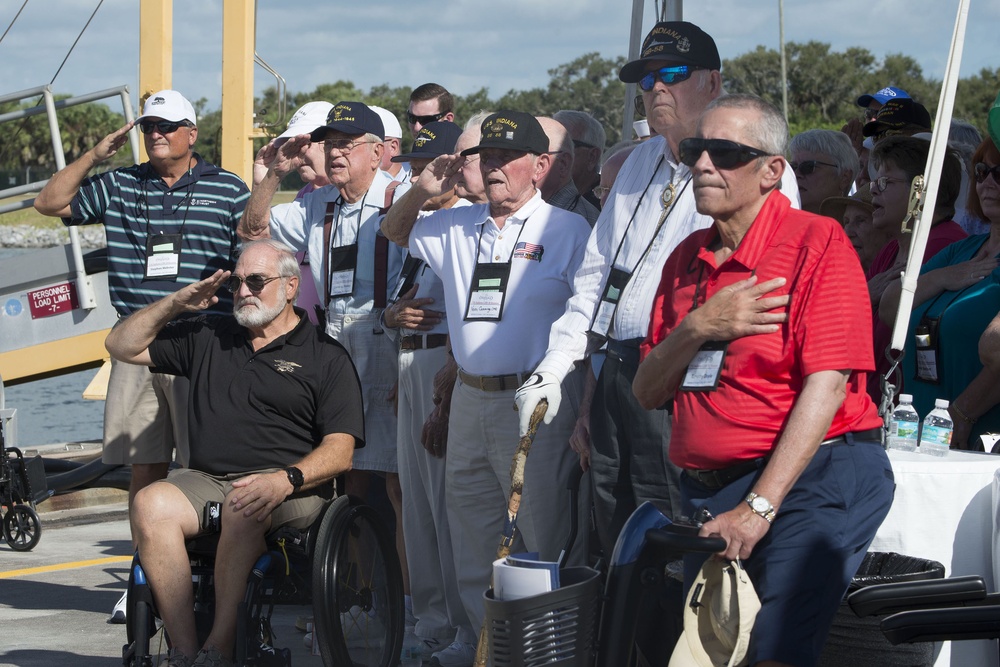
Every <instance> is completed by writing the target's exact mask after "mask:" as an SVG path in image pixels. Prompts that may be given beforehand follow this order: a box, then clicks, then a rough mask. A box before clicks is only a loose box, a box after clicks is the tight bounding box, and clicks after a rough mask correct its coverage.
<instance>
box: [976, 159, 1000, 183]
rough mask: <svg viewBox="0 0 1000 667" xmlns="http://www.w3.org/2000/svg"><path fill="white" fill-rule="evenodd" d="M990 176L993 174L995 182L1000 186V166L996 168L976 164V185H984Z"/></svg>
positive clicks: (982, 163) (979, 163) (981, 163)
mask: <svg viewBox="0 0 1000 667" xmlns="http://www.w3.org/2000/svg"><path fill="white" fill-rule="evenodd" d="M990 174H993V182H994V183H996V184H997V185H1000V164H998V165H997V166H995V167H987V166H986V164H985V163H984V162H977V163H976V183H982V182H983V181H985V180H986V177H987V176H989V175H990Z"/></svg>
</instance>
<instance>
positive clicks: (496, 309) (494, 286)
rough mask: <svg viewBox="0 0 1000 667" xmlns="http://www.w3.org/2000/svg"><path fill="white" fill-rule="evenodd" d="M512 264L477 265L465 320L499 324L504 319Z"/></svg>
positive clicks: (473, 274)
mask: <svg viewBox="0 0 1000 667" xmlns="http://www.w3.org/2000/svg"><path fill="white" fill-rule="evenodd" d="M509 278H510V262H505V263H502V264H477V265H476V270H475V271H474V272H473V273H472V288H471V289H470V290H469V303H468V305H467V306H466V309H465V320H466V321H475V320H485V321H491V322H499V321H500V320H501V318H502V317H503V304H504V299H505V298H506V296H507V281H508V279H509Z"/></svg>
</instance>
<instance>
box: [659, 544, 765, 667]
mask: <svg viewBox="0 0 1000 667" xmlns="http://www.w3.org/2000/svg"><path fill="white" fill-rule="evenodd" d="M685 602H686V604H685V605H684V632H683V633H682V634H681V636H680V639H678V640H677V646H676V647H674V652H673V655H671V656H670V666H669V667H713V665H726V666H727V667H736V666H737V665H746V664H747V662H746V658H747V649H748V648H749V646H750V631H751V630H753V623H754V620H755V619H756V618H757V612H758V611H760V600H759V599H758V598H757V592H756V591H755V590H754V588H753V584H752V583H751V582H750V577H749V576H747V573H746V571H745V570H744V569H743V567H742V566H741V565H740V564H739V563H738V562H733V563H730V562H724V561H721V560H718V559H716V558H709V559H708V560H706V561H705V564H704V565H702V567H701V571H700V572H698V577H697V578H696V579H695V580H694V585H692V586H691V594H690V596H689V597H688V599H687V600H686V601H685Z"/></svg>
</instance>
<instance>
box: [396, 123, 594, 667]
mask: <svg viewBox="0 0 1000 667" xmlns="http://www.w3.org/2000/svg"><path fill="white" fill-rule="evenodd" d="M548 149H549V140H548V138H547V137H546V136H545V132H544V131H543V130H542V127H541V125H539V123H538V120H537V119H535V117H534V116H531V115H530V114H526V113H521V112H516V111H500V112H498V113H495V114H493V115H491V116H489V117H487V118H486V120H484V121H483V124H482V138H481V139H480V141H479V145H478V146H473V147H472V148H468V149H466V150H464V151H462V154H461V155H443V156H441V157H439V158H436V159H435V160H434V161H433V162H431V163H430V164H429V165H428V166H427V167H426V168H425V169H424V170H423V172H422V173H421V174H420V178H419V179H418V181H417V182H416V183H415V184H414V185H413V188H412V189H411V190H410V191H409V192H408V193H407V194H406V195H404V196H403V197H402V198H401V199H400V200H399V201H398V202H397V203H396V204H395V205H393V207H392V208H391V209H390V210H389V213H388V214H387V215H386V218H385V220H384V221H383V223H382V229H383V231H384V232H385V235H386V236H388V237H389V238H390V239H392V240H393V241H395V242H396V243H399V244H403V245H408V246H409V248H410V253H411V254H412V255H413V256H414V257H417V258H419V259H422V260H424V261H425V262H427V264H428V266H430V268H431V270H432V271H433V272H434V273H435V274H436V275H437V276H439V277H440V278H441V282H442V283H443V284H444V294H445V304H446V310H447V312H448V333H449V335H450V336H451V346H452V352H453V353H454V355H455V360H456V361H457V362H458V366H459V371H458V377H459V383H458V384H457V385H456V387H455V389H454V391H453V395H452V399H451V417H450V421H449V423H448V455H447V457H446V464H445V466H446V471H445V476H446V479H447V480H448V483H447V485H446V488H445V494H446V498H447V506H448V520H449V522H450V525H451V531H452V546H453V550H454V554H455V566H456V568H458V573H457V574H458V585H459V594H460V595H461V598H462V603H463V604H464V606H465V609H466V612H467V613H468V615H469V624H470V625H471V626H472V627H473V628H478V627H480V625H481V624H482V619H483V615H484V611H483V601H482V598H483V591H484V590H485V589H486V587H487V586H488V585H489V579H490V568H491V564H492V562H493V557H494V555H495V553H496V546H497V543H498V542H499V539H500V535H501V534H502V530H503V526H504V521H505V519H506V517H507V511H506V507H507V496H508V493H509V490H510V464H511V458H512V457H513V455H514V450H515V449H516V447H517V443H518V439H519V438H518V435H519V428H518V427H519V424H518V421H519V420H518V416H517V414H516V413H515V412H514V411H513V410H512V409H511V408H512V406H513V405H514V392H515V390H516V389H517V388H518V387H519V386H521V384H522V383H523V382H524V381H525V380H526V378H527V377H528V376H529V375H530V371H531V369H532V368H534V367H535V365H537V363H538V361H539V360H540V359H541V358H542V355H543V354H544V353H545V348H546V346H547V345H548V340H549V327H550V326H551V324H552V322H553V321H554V320H555V319H556V317H558V316H559V315H560V314H561V313H562V311H563V307H564V305H565V303H566V299H568V298H569V297H570V295H571V294H572V293H573V289H574V286H573V282H572V276H573V275H574V274H575V273H576V269H577V267H578V266H579V264H580V261H581V259H582V258H583V252H584V245H585V244H586V241H587V235H588V233H589V231H590V227H589V226H588V225H587V221H586V220H584V219H583V218H582V217H580V216H579V215H576V214H574V213H570V212H568V211H564V210H562V209H557V208H554V207H553V206H550V205H549V204H546V203H545V202H544V201H542V196H541V193H540V192H539V191H538V189H537V188H536V184H537V183H538V182H539V181H540V180H541V178H542V177H543V176H544V174H545V173H546V171H547V169H548V166H549V161H550V159H551V158H550V156H549V155H547V152H548ZM473 154H478V155H479V165H480V171H481V172H482V175H483V183H484V184H485V186H486V197H487V199H488V200H489V203H487V204H476V205H473V206H466V207H462V208H451V209H448V210H442V211H436V212H434V213H432V214H430V215H427V216H425V217H422V218H420V221H419V222H416V220H417V216H418V214H419V213H420V210H421V208H422V207H423V206H424V203H425V202H426V201H427V199H429V198H431V197H435V196H438V195H440V194H441V193H442V192H446V191H447V190H449V189H451V188H452V187H453V186H454V183H455V182H456V181H457V180H458V178H459V172H460V170H461V169H462V166H463V165H464V163H465V157H464V156H466V155H473ZM581 389H582V384H581V373H580V372H578V371H574V372H572V373H571V374H570V375H569V376H567V378H566V381H565V383H564V390H565V392H566V403H568V409H564V410H560V411H559V414H558V416H556V417H555V420H554V421H552V415H547V416H546V420H547V421H551V424H550V425H549V426H548V427H546V428H542V429H539V431H538V436H537V438H536V439H535V442H534V445H533V447H532V450H531V460H530V461H529V462H528V464H527V466H526V471H525V483H524V498H523V500H522V502H521V509H520V514H519V516H518V528H519V529H520V530H521V534H522V535H523V537H524V540H523V541H524V544H525V545H526V546H527V548H528V549H530V550H532V551H539V552H541V557H542V558H546V559H555V558H556V557H557V556H558V555H559V550H560V548H561V547H562V546H563V544H564V543H565V541H566V536H567V535H568V534H569V528H570V527H569V522H568V521H566V520H565V513H566V509H567V505H568V503H569V496H568V492H567V491H566V481H567V480H568V478H569V473H570V469H571V468H572V467H573V465H574V458H575V455H574V454H573V452H572V451H571V450H570V448H569V445H568V442H569V437H570V434H571V432H572V429H573V424H574V423H575V421H576V408H577V407H578V405H579V400H580V393H581ZM521 421H522V424H521V428H520V433H524V432H525V430H526V425H527V421H528V416H527V415H522V420H521ZM518 541H519V542H520V540H518ZM515 548H516V547H515ZM451 648H452V649H453V650H452V653H453V654H454V653H460V652H461V653H462V655H461V656H459V655H455V656H448V662H447V663H445V661H444V660H442V659H441V656H438V663H439V664H449V665H450V664H455V665H459V664H470V665H471V663H472V659H473V653H474V649H473V647H472V646H471V645H466V646H465V647H456V646H454V645H453V646H452V647H451ZM459 649H461V651H460V650H459ZM453 657H454V659H452V658H453ZM432 664H433V663H432Z"/></svg>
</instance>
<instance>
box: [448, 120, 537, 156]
mask: <svg viewBox="0 0 1000 667" xmlns="http://www.w3.org/2000/svg"><path fill="white" fill-rule="evenodd" d="M481 129H482V131H483V136H482V139H480V140H479V145H478V146H473V147H472V148H467V149H465V150H464V151H462V155H474V154H476V153H478V152H479V151H480V150H481V149H483V148H505V149H508V150H512V151H524V152H525V153H534V154H535V155H542V154H543V153H547V152H548V151H549V138H548V137H547V136H546V135H545V130H543V129H542V125H541V123H539V122H538V119H537V118H535V117H534V116H532V115H531V114H530V113H525V112H523V111H498V112H496V113H495V114H492V115H490V116H487V117H486V120H484V121H483V124H482V126H481Z"/></svg>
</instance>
